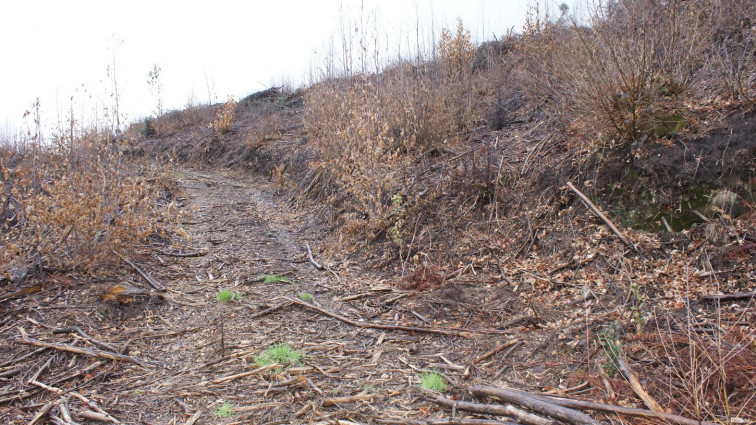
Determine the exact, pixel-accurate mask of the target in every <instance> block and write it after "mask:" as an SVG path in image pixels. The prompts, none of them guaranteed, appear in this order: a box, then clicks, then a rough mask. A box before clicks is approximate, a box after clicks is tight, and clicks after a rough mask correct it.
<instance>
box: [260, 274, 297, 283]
mask: <svg viewBox="0 0 756 425" xmlns="http://www.w3.org/2000/svg"><path fill="white" fill-rule="evenodd" d="M260 278H261V279H262V280H263V283H278V282H284V283H292V282H291V279H289V278H288V277H286V276H284V275H281V274H263V275H260Z"/></svg>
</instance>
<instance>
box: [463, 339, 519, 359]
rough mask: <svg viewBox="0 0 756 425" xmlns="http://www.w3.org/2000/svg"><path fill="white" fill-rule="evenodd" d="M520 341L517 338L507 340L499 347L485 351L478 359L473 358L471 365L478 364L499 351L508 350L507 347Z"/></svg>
mask: <svg viewBox="0 0 756 425" xmlns="http://www.w3.org/2000/svg"><path fill="white" fill-rule="evenodd" d="M518 342H519V341H518V340H516V339H515V340H512V341H509V342H505V343H503V344H499V346H498V347H496V348H494V349H493V350H490V351H488V352H486V353H484V354H483V355H482V356H480V357H478V358H477V359H475V360H473V361H472V363H470V364H471V365H474V364H478V363H480V362H482V361H483V360H485V359H487V358H489V357H491V356H493V355H494V354H496V353H498V352H500V351H503V350H506V349H507V348H509V347H511V346H513V345H515V344H517V343H518Z"/></svg>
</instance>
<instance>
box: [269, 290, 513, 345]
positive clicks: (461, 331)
mask: <svg viewBox="0 0 756 425" xmlns="http://www.w3.org/2000/svg"><path fill="white" fill-rule="evenodd" d="M284 299H285V300H287V301H289V302H291V303H292V304H296V305H299V306H302V307H305V308H308V309H310V310H315V311H317V312H318V313H320V314H323V315H325V316H328V317H332V318H334V319H336V320H339V321H341V322H344V323H346V324H348V325H352V326H356V327H358V328H368V329H385V330H393V331H404V332H418V333H429V334H437V335H451V336H460V337H465V338H467V337H469V336H470V334H486V335H505V334H510V333H512V331H511V330H497V329H468V328H424V327H416V326H402V325H390V324H387V323H385V324H384V323H363V322H357V321H354V320H351V319H348V318H346V317H344V316H341V315H338V314H336V313H332V312H330V311H327V310H323V309H322V308H320V307H317V306H314V305H312V304H307V303H305V302H303V301H299V300H295V299H293V298H284Z"/></svg>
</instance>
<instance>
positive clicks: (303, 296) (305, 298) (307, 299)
mask: <svg viewBox="0 0 756 425" xmlns="http://www.w3.org/2000/svg"><path fill="white" fill-rule="evenodd" d="M299 298H300V299H301V300H302V301H304V302H310V301H312V294H310V293H309V292H302V293H301V294H299Z"/></svg>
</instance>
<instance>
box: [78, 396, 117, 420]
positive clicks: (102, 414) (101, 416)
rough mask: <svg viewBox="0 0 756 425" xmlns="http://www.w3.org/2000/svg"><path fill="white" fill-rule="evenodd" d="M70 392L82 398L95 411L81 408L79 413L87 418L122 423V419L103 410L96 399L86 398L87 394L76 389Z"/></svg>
mask: <svg viewBox="0 0 756 425" xmlns="http://www.w3.org/2000/svg"><path fill="white" fill-rule="evenodd" d="M70 394H71V396H73V397H75V398H78V399H79V400H81V401H82V402H83V403H84V404H86V405H87V407H89V408H90V409H92V410H93V411H88V410H79V411H78V413H79V414H80V415H81V416H84V417H85V418H87V419H92V420H95V421H101V422H112V423H114V424H120V423H121V421H119V420H118V419H116V418H114V417H113V416H111V415H110V413H108V412H106V411H105V410H103V409H102V408H101V407H100V406H99V405H98V404H97V403H95V402H94V401H92V400H90V399H88V398H86V397H85V396H83V395H81V394H79V393H77V392H76V391H71V393H70Z"/></svg>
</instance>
